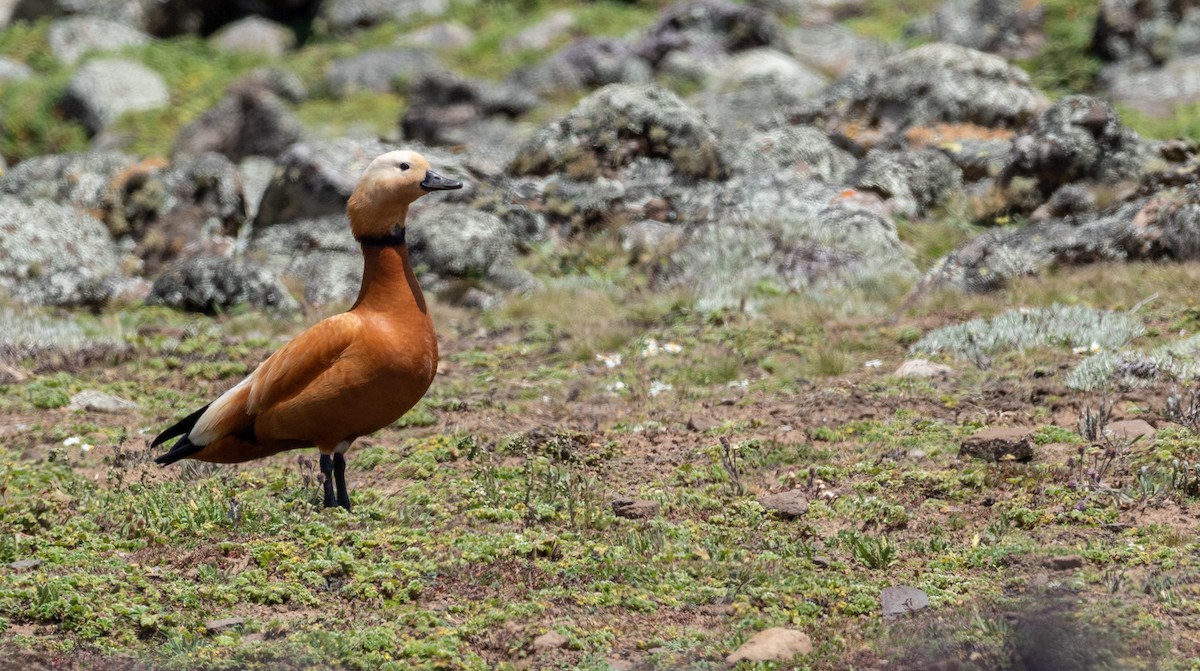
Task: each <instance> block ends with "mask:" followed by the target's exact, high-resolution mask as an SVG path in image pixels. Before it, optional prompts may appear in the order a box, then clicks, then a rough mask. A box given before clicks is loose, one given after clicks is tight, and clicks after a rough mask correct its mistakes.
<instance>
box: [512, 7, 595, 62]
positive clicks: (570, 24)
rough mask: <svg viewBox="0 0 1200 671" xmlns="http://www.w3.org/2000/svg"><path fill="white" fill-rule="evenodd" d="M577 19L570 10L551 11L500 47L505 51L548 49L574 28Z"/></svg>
mask: <svg viewBox="0 0 1200 671" xmlns="http://www.w3.org/2000/svg"><path fill="white" fill-rule="evenodd" d="M577 21H578V19H576V18H575V14H574V13H573V12H571V11H570V10H567V9H560V10H558V11H555V12H551V13H550V15H549V16H547V17H546V18H544V19H542V20H541V21H538V22H537V23H535V24H533V25H531V26H529V27H528V28H524V29H523V30H521V31H520V32H518V33H517V34H516V35H513V36H512V37H510V38H508V39H507V40H505V41H504V43H503V44H501V45H500V48H501V49H503V50H504V51H505V52H507V53H515V52H518V51H530V50H536V51H540V50H543V49H549V48H550V47H551V45H553V44H554V43H555V42H557V41H559V40H561V39H563V38H564V37H566V36H567V35H568V34H569V33H570V32H571V30H572V29H573V28H575V26H576V23H577Z"/></svg>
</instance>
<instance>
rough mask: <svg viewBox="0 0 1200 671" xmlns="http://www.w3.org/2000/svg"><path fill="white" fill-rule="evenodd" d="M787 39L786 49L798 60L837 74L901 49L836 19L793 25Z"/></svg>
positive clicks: (870, 62)
mask: <svg viewBox="0 0 1200 671" xmlns="http://www.w3.org/2000/svg"><path fill="white" fill-rule="evenodd" d="M804 2H805V4H809V3H808V0H804ZM784 40H785V44H786V49H785V51H787V52H788V53H790V54H791V55H792V56H793V57H795V58H796V60H798V61H800V62H801V63H804V64H805V65H808V66H810V67H813V68H816V69H817V70H818V71H820V72H826V73H830V74H831V75H832V76H835V77H841V76H842V75H844V74H846V72H847V71H849V70H850V69H851V68H861V67H869V66H872V65H875V64H877V63H879V62H880V61H882V60H883V59H885V58H887V57H888V56H891V55H892V54H893V53H896V52H897V51H898V48H897V47H896V46H895V45H893V44H891V43H887V42H883V41H880V40H877V39H873V38H869V37H864V36H862V35H859V34H857V33H855V32H854V31H852V30H849V29H848V28H846V27H845V26H842V25H840V24H836V23H816V24H807V23H806V24H803V25H800V26H797V27H795V28H791V29H790V30H789V31H788V32H787V33H786V35H785V36H784Z"/></svg>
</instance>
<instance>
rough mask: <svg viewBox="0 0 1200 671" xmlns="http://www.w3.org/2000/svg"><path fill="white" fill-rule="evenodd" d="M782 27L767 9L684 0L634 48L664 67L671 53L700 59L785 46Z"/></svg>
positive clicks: (720, 1)
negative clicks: (759, 48)
mask: <svg viewBox="0 0 1200 671" xmlns="http://www.w3.org/2000/svg"><path fill="white" fill-rule="evenodd" d="M783 43H784V38H783V29H782V26H780V24H779V22H778V21H777V20H776V19H775V18H774V17H773V16H771V15H770V14H768V13H767V12H765V11H763V10H761V9H759V8H756V7H747V6H745V5H739V4H735V3H733V2H730V1H729V0H684V1H683V2H679V3H677V4H674V5H671V6H670V7H668V8H667V9H666V10H664V11H663V12H662V13H661V14H659V17H658V21H657V22H655V24H654V25H652V26H651V27H650V28H649V29H648V30H647V31H646V32H645V34H644V35H643V36H642V38H641V39H640V40H639V41H638V42H637V45H636V46H635V47H634V48H635V50H636V51H637V53H638V54H640V55H641V56H642V58H644V59H646V60H647V61H648V62H649V63H650V64H651V65H652V66H654V67H655V68H659V69H661V67H662V66H664V65H665V64H666V63H667V62H669V61H670V58H669V57H670V56H671V55H672V54H677V53H680V54H686V56H687V58H689V59H693V60H697V61H700V62H705V61H709V62H711V61H714V60H718V59H719V58H720V57H722V56H726V55H728V54H731V53H735V52H738V51H743V50H746V49H753V48H754V47H768V46H770V47H782V46H783Z"/></svg>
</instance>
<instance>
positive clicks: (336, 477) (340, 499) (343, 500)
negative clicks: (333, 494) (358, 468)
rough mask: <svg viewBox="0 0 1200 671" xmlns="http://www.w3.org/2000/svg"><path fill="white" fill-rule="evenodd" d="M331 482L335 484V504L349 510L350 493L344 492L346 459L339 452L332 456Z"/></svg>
mask: <svg viewBox="0 0 1200 671" xmlns="http://www.w3.org/2000/svg"><path fill="white" fill-rule="evenodd" d="M333 481H334V482H335V483H336V484H337V504H338V505H339V506H341V507H343V508H345V509H346V510H350V492H348V491H347V490H346V457H345V455H343V454H342V453H341V452H337V453H334V455H333Z"/></svg>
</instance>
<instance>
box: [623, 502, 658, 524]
mask: <svg viewBox="0 0 1200 671" xmlns="http://www.w3.org/2000/svg"><path fill="white" fill-rule="evenodd" d="M659 507H660V506H659V503H658V501H645V500H635V499H617V500H616V501H613V502H612V508H613V514H614V515H616V516H617V517H624V518H626V519H631V520H644V519H649V518H651V517H654V516H655V515H658V511H659Z"/></svg>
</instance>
